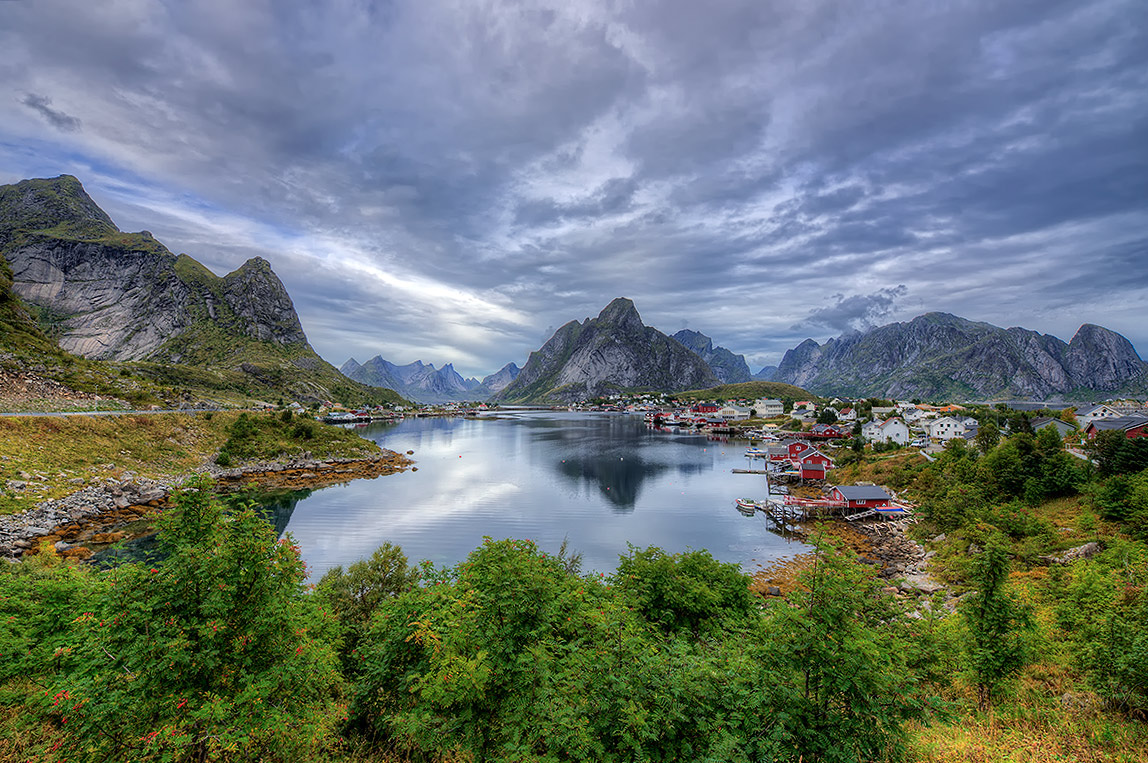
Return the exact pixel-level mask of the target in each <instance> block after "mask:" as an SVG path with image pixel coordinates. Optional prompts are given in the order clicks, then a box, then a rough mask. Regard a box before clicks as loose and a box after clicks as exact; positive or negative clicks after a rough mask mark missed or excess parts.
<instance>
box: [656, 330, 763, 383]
mask: <svg viewBox="0 0 1148 763" xmlns="http://www.w3.org/2000/svg"><path fill="white" fill-rule="evenodd" d="M673 336H674V339H677V340H678V341H679V342H681V343H682V344H683V345H685V346H686V347H688V348H689V349H691V350H693V351H694V352H696V353H697V354H698V356H699V357H700V358H701V359H702V360H704V361H705V362H706V365H708V366H709V367H710V370H711V371H713V372H714V375H715V376H717V378H718V379H720V380H721V382H722V383H723V384H740V383H741V382H747V381H750V380H751V379H752V378H753V377H752V376H750V373H749V366H748V365H746V362H745V356H744V355H734V354H733V352H731V351H730V350H727V349H726V348H725V347H714V340H712V339H710V338H709V337H708V336H706V335H705V334H701V333H698V332H697V331H691V330H690V329H682V330H681V331H679V332H678V333H676V334H674V335H673Z"/></svg>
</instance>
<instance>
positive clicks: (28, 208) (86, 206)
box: [0, 175, 119, 235]
mask: <svg viewBox="0 0 1148 763" xmlns="http://www.w3.org/2000/svg"><path fill="white" fill-rule="evenodd" d="M61 227H62V228H65V229H67V230H68V231H69V232H71V233H81V232H82V233H86V234H88V235H106V234H108V233H115V232H117V231H118V230H119V229H118V228H116V226H115V223H113V222H112V219H111V218H110V217H108V215H107V213H106V212H104V210H102V209H100V208H99V206H98V205H97V204H96V202H95V201H93V200H92V197H91V196H88V193H87V191H85V190H84V186H83V185H82V184H81V183H80V181H79V180H77V179H76V178H75V177H73V176H71V175H60V176H59V177H54V178H36V179H31V180H21V181H20V182H19V183H14V184H12V185H6V186H0V231H3V230H7V231H12V230H25V231H39V230H46V229H49V228H61Z"/></svg>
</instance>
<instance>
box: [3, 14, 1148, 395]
mask: <svg viewBox="0 0 1148 763" xmlns="http://www.w3.org/2000/svg"><path fill="white" fill-rule="evenodd" d="M1146 27H1148V10H1146V8H1145V6H1144V3H1143V0H1090V1H1089V2H1079V0H1076V1H1075V2H1060V1H1059V0H1016V1H1009V0H952V1H949V0H930V2H896V1H895V0H838V1H823V0H801V1H800V2H779V1H774V0H716V1H715V2H697V1H696V0H629V1H627V0H618V1H616V2H610V1H609V0H601V2H596V1H594V0H555V1H554V2H546V1H540V2H535V1H534V0H520V1H518V2H500V1H499V0H433V1H431V2H427V0H392V1H390V2H369V1H368V0H313V1H312V2H304V1H300V2H276V1H274V0H244V2H235V0H171V1H170V2H159V1H158V0H102V1H101V2H90V1H81V0H70V1H61V0H0V182H12V181H15V180H18V179H20V178H23V177H45V176H55V175H58V174H61V173H70V174H74V175H76V176H77V177H79V178H80V180H81V181H82V182H83V183H84V185H85V187H86V188H87V189H88V191H89V193H91V195H92V196H93V197H94V198H95V199H96V201H97V202H98V203H99V204H100V205H101V206H103V207H104V208H105V209H106V210H107V211H108V212H109V214H111V215H112V217H113V219H114V220H116V222H117V223H118V224H119V226H120V227H121V228H122V229H125V230H140V229H148V230H150V231H152V232H153V233H154V234H155V235H156V237H157V238H159V239H160V240H161V241H163V242H164V243H166V244H167V245H168V247H169V248H171V249H172V250H173V251H175V252H187V253H189V254H191V255H193V256H194V257H196V258H197V259H199V260H200V261H202V262H203V263H204V264H206V265H207V266H208V267H210V268H211V269H213V270H214V271H215V272H217V273H220V274H223V273H226V272H229V271H230V270H233V269H235V268H236V267H238V266H239V265H240V264H241V263H242V262H243V261H244V260H245V259H247V258H249V257H251V256H254V255H261V256H263V257H266V258H267V259H268V260H270V262H271V263H272V266H273V267H274V269H275V271H276V272H277V273H278V274H279V276H280V278H282V280H283V281H284V283H285V284H286V286H287V288H288V290H289V291H290V293H291V295H292V297H293V299H294V301H295V305H296V308H297V309H298V311H299V315H300V318H301V319H302V322H303V327H304V329H305V330H306V331H307V334H308V336H309V337H310V339H311V342H312V344H313V345H314V346H315V348H316V350H318V351H319V353H320V354H321V355H323V356H324V357H325V358H327V359H328V360H330V361H332V362H334V363H335V364H336V365H338V364H340V363H342V362H343V361H344V360H346V359H347V358H348V357H350V356H352V355H353V356H355V357H356V358H358V359H359V360H365V359H367V358H369V357H371V356H373V355H375V354H379V353H381V354H382V355H383V356H384V357H386V358H387V359H389V360H392V361H394V362H398V363H407V362H411V361H413V360H415V359H421V360H424V361H427V362H434V363H435V364H436V365H438V364H441V363H444V362H450V361H453V362H454V363H455V365H456V367H457V368H458V369H459V370H460V371H462V372H463V373H465V374H467V375H470V374H475V375H482V374H486V373H490V372H492V371H494V370H495V369H497V368H498V367H499V366H501V365H502V364H504V363H506V362H508V361H511V360H514V361H516V362H518V363H519V364H521V363H523V362H524V361H525V359H526V356H527V354H528V353H529V351H531V350H533V349H536V348H537V347H538V346H539V345H540V344H541V343H542V341H543V340H544V339H545V338H546V337H547V336H548V335H549V332H550V331H552V330H553V329H554V328H556V327H557V326H560V325H561V324H563V323H565V322H566V321H568V320H571V319H575V318H576V319H582V318H585V317H587V316H591V315H596V314H597V313H598V311H599V310H601V308H602V307H603V306H605V305H606V303H608V302H609V301H610V300H611V299H613V298H614V297H617V296H628V297H630V298H632V299H633V300H634V301H635V303H636V304H637V307H638V309H639V311H640V312H641V314H642V317H643V319H644V320H645V322H646V323H647V324H649V325H653V326H657V327H658V328H660V329H662V330H663V331H666V332H668V333H672V332H674V331H677V330H678V329H680V328H683V327H687V326H688V327H689V328H692V329H695V330H697V331H702V332H704V333H706V334H708V335H710V336H712V337H713V338H714V339H715V341H716V343H718V344H721V345H723V346H726V347H729V348H730V349H732V350H733V351H735V352H740V353H744V354H745V355H746V356H747V358H748V359H749V361H750V365H751V366H752V368H753V370H755V371H756V370H757V369H758V368H759V367H760V366H762V365H764V364H767V363H776V361H777V360H778V359H779V358H780V355H781V353H783V352H784V350H785V349H787V348H789V347H792V346H793V345H795V344H796V343H797V342H799V341H800V340H802V339H804V338H806V337H813V338H815V339H817V340H819V341H821V340H824V339H827V338H829V337H831V336H836V335H838V334H840V333H842V332H844V331H850V330H856V329H859V328H864V327H865V326H867V325H875V324H879V323H886V322H889V321H893V320H908V319H910V318H912V317H913V316H915V315H918V314H920V313H923V312H927V311H930V310H942V311H947V312H952V313H956V314H958V315H962V316H965V317H968V318H972V319H975V320H984V321H989V322H991V323H995V324H998V325H1003V326H1024V327H1026V328H1031V329H1035V330H1038V331H1042V332H1045V333H1051V334H1055V335H1057V336H1060V337H1061V338H1063V339H1066V340H1067V339H1068V338H1069V337H1071V335H1072V334H1073V333H1074V332H1075V330H1076V329H1077V327H1078V326H1079V325H1080V324H1081V323H1083V322H1091V323H1099V324H1101V325H1106V326H1108V327H1109V328H1112V329H1114V330H1117V331H1120V332H1121V333H1123V334H1125V335H1126V336H1128V338H1129V339H1131V340H1132V341H1133V343H1134V344H1136V345H1137V347H1138V348H1139V349H1140V350H1141V352H1142V353H1144V354H1148V353H1145V349H1146V348H1148V320H1146V318H1145V316H1148V34H1146V31H1148V30H1146Z"/></svg>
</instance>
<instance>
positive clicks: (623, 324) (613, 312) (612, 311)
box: [598, 297, 645, 331]
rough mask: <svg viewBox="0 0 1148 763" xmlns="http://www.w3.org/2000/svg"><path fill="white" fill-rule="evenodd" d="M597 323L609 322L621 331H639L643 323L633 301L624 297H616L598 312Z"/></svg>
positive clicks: (643, 325)
mask: <svg viewBox="0 0 1148 763" xmlns="http://www.w3.org/2000/svg"><path fill="white" fill-rule="evenodd" d="M598 323H599V324H609V325H612V326H615V327H617V328H618V329H620V330H622V331H641V330H642V329H643V328H644V327H645V324H643V323H642V316H640V315H638V308H636V307H634V302H633V301H632V300H629V299H627V298H626V297H618V298H617V299H615V300H614V301H613V302H611V303H610V304H608V305H606V307H605V308H603V309H602V312H600V313H598Z"/></svg>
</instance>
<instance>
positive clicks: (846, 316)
mask: <svg viewBox="0 0 1148 763" xmlns="http://www.w3.org/2000/svg"><path fill="white" fill-rule="evenodd" d="M908 293H909V289H908V288H907V287H906V286H905V285H904V284H898V285H897V286H891V287H885V288H882V289H878V290H877V291H875V292H873V293H871V294H853V295H851V296H848V297H846V296H845V295H844V294H834V295H833V296H832V297H831V299H833V300H836V301H835V303H834V304H832V305H826V306H825V307H819V308H817V309H815V310H811V311H810V312H809V315H808V316H807V317H806V318H805V320H804V321H802V322H801V323H798V324H796V325H794V326H793V329H794V330H795V331H800V330H802V329H803V328H806V327H820V328H822V329H826V328H828V329H830V330H832V331H835V332H837V333H840V334H844V333H848V332H850V331H863V330H865V329H867V328H872V327H873V326H877V325H880V323H882V322H883V321H884V320H885V319H886V318H888V317H889V316H890V315H892V314H893V313H894V312H895V306H896V302H897V300H899V299H900V298H901V297H904V296H905V295H906V294H908Z"/></svg>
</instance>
